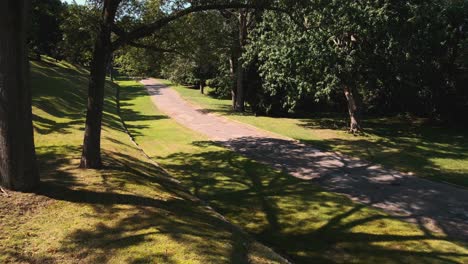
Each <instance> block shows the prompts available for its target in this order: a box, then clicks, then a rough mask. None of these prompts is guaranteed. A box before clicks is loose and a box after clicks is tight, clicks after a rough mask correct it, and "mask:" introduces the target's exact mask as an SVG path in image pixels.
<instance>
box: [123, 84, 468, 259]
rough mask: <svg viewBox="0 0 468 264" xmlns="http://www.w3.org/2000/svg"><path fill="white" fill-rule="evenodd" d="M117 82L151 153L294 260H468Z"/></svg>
mask: <svg viewBox="0 0 468 264" xmlns="http://www.w3.org/2000/svg"><path fill="white" fill-rule="evenodd" d="M119 84H120V86H121V87H122V89H121V99H122V100H121V102H122V107H123V109H122V115H123V118H124V119H125V122H126V124H127V126H128V128H129V130H130V132H131V134H132V135H134V137H135V139H136V141H137V142H138V143H139V144H140V146H141V147H142V148H143V149H144V150H145V152H146V153H147V154H148V155H149V156H150V157H151V158H152V159H153V160H154V161H156V162H158V163H160V164H161V165H162V166H163V167H164V168H165V169H167V170H168V171H169V172H170V173H171V174H172V175H174V176H176V177H177V179H179V180H180V181H181V182H182V184H183V185H184V186H185V187H187V188H189V189H190V190H191V192H192V193H193V194H195V195H196V196H198V197H200V198H201V199H203V200H205V201H207V202H208V203H209V204H210V205H211V206H212V207H214V208H215V209H216V210H217V211H219V212H220V213H222V214H223V215H224V216H226V217H227V219H229V220H230V221H232V222H234V223H236V224H238V225H240V226H242V227H243V228H244V229H245V230H247V231H249V232H250V233H251V234H253V235H255V237H256V238H258V239H259V240H260V241H261V242H264V243H265V244H267V245H270V246H272V247H273V248H274V249H275V250H276V251H277V252H280V253H282V254H284V255H286V256H288V257H289V258H290V259H291V260H293V262H297V263H418V264H419V263H467V262H468V249H467V244H466V243H462V242H460V241H454V240H450V239H447V238H446V237H445V236H444V235H443V234H434V233H431V232H429V231H428V230H427V229H426V228H425V227H424V226H419V225H415V224H410V223H407V222H403V221H401V220H397V219H394V218H392V217H389V216H388V215H386V214H385V213H383V212H381V211H378V210H375V209H373V208H370V207H367V206H363V205H360V204H356V203H353V202H352V201H351V200H349V199H348V198H346V197H344V196H341V195H338V194H334V193H330V192H326V191H323V190H322V189H321V188H320V187H318V186H317V185H314V184H311V183H310V182H307V181H302V180H299V179H297V178H294V177H291V176H289V175H287V174H285V173H282V172H280V171H276V170H274V169H271V168H270V167H268V166H266V165H263V164H260V163H257V162H255V161H252V160H250V159H247V158H245V157H242V156H240V155H238V154H236V153H234V152H232V151H230V150H228V149H225V148H223V147H220V146H217V145H215V144H213V143H212V142H210V141H209V140H207V138H205V137H204V136H202V135H200V134H198V133H195V132H193V131H190V130H188V129H187V128H185V127H182V126H181V125H179V124H178V123H176V122H175V121H173V120H171V119H169V118H168V117H167V116H165V115H164V114H162V113H161V112H160V111H158V109H157V108H156V107H155V106H154V105H153V104H152V103H151V101H150V98H149V96H148V95H147V93H146V91H145V90H144V87H142V85H140V84H139V83H137V82H135V81H131V80H122V81H119ZM178 89H179V90H182V88H178ZM190 92H192V91H191V90H190ZM195 92H197V91H195ZM185 96H188V94H186V95H185ZM200 98H204V97H200ZM195 100H198V99H195ZM207 100H208V99H207ZM236 118H237V117H236ZM239 120H241V117H239Z"/></svg>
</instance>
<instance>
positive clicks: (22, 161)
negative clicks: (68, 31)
mask: <svg viewBox="0 0 468 264" xmlns="http://www.w3.org/2000/svg"><path fill="white" fill-rule="evenodd" d="M29 7H30V1H28V0H3V1H0V34H1V36H0V184H1V185H2V186H5V187H6V188H9V189H12V190H17V191H32V190H34V189H35V188H36V187H37V186H38V184H39V172H38V169H37V163H36V153H35V150H34V134H33V125H32V111H31V89H30V76H29V62H28V51H27V47H26V41H27V32H28V31H27V29H28V23H27V21H28V18H29Z"/></svg>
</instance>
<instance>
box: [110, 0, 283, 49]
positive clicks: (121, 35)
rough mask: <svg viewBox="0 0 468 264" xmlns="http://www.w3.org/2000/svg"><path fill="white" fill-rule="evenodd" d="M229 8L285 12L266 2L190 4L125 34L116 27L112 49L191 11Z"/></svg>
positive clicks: (147, 34) (143, 35)
mask: <svg viewBox="0 0 468 264" xmlns="http://www.w3.org/2000/svg"><path fill="white" fill-rule="evenodd" d="M230 8H233V9H240V8H249V9H268V10H277V11H281V12H286V11H285V10H283V9H279V8H273V7H271V6H268V5H266V4H241V3H231V4H210V5H199V6H191V7H188V8H186V9H183V10H180V11H177V12H174V13H172V14H170V15H168V16H166V17H163V18H160V19H158V20H156V21H155V22H153V23H151V24H148V25H143V26H140V27H138V28H136V29H134V30H132V31H131V32H128V33H125V34H124V33H123V32H121V31H119V30H118V29H117V31H119V33H118V34H117V35H119V38H118V39H117V40H115V41H114V42H113V43H112V49H113V50H116V49H118V48H120V47H121V46H124V45H126V44H128V43H130V42H132V41H135V40H138V39H140V38H143V37H146V36H149V35H151V34H153V33H154V32H156V31H157V30H159V29H161V28H162V27H164V26H166V25H167V24H169V23H170V22H172V21H174V20H176V19H178V18H181V17H183V16H186V15H189V14H191V13H195V12H201V11H208V10H222V9H230Z"/></svg>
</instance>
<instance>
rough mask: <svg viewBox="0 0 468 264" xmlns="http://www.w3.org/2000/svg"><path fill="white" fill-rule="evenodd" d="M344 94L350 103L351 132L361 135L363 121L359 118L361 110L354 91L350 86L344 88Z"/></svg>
mask: <svg viewBox="0 0 468 264" xmlns="http://www.w3.org/2000/svg"><path fill="white" fill-rule="evenodd" d="M343 92H344V95H345V97H346V101H347V102H348V113H349V119H350V123H349V132H351V133H353V134H354V133H359V132H361V131H362V129H361V120H360V118H359V109H358V106H357V104H356V100H355V97H354V94H353V91H352V89H350V88H349V86H347V85H345V86H343Z"/></svg>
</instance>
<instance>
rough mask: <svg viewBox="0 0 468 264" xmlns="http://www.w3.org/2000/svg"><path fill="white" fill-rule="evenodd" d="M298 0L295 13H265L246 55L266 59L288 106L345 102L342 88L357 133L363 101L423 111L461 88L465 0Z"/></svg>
mask: <svg viewBox="0 0 468 264" xmlns="http://www.w3.org/2000/svg"><path fill="white" fill-rule="evenodd" d="M465 2H466V1H465ZM295 4H296V8H293V9H292V10H293V11H294V13H293V15H291V16H287V15H284V14H278V13H273V12H267V13H266V14H265V15H264V19H263V21H262V23H261V24H260V25H259V27H257V29H256V30H255V31H254V34H253V35H252V41H251V43H250V45H249V46H248V47H249V48H248V53H247V54H246V56H245V57H246V59H248V60H250V61H257V62H258V65H259V72H260V76H261V77H262V81H263V89H264V90H265V91H266V92H267V94H269V95H270V96H278V95H281V96H280V97H282V98H281V99H279V100H280V101H281V105H282V106H283V107H284V108H285V109H287V110H294V109H296V108H297V107H298V105H299V104H300V103H301V102H303V100H304V99H305V98H311V96H312V98H315V101H316V102H317V101H318V100H323V99H327V100H329V101H330V100H331V101H340V100H341V99H340V98H341V97H342V95H341V96H340V98H337V97H336V96H337V95H339V91H340V90H341V92H342V94H344V95H345V96H344V98H346V100H347V105H348V112H349V116H350V120H351V121H350V131H352V132H357V131H359V130H360V127H361V125H360V119H359V112H360V110H361V106H362V104H361V103H362V102H364V103H366V105H367V107H374V109H379V110H380V111H382V110H386V111H390V110H391V109H399V110H400V111H402V110H406V109H411V107H414V108H419V109H422V108H423V107H422V106H424V105H425V104H426V103H424V102H425V101H427V102H430V103H431V104H438V105H439V106H440V105H443V104H440V103H437V101H438V100H440V99H441V98H446V95H447V93H452V92H449V91H451V90H454V89H452V88H450V86H453V87H455V86H457V87H459V84H455V80H456V79H457V77H455V75H457V74H450V72H452V73H454V72H455V70H453V69H454V68H457V69H461V68H463V66H462V65H463V63H461V64H457V62H458V63H460V59H459V54H460V53H459V51H460V50H463V48H462V43H463V39H465V40H466V30H463V28H466V26H465V25H466V17H467V16H466V8H467V7H466V3H464V1H442V2H439V1H429V2H427V1H420V2H411V3H408V2H401V1H393V0H385V1H354V2H353V1H351V2H349V1H313V0H310V1H302V2H300V3H298V2H296V3H295ZM449 14H450V15H449ZM449 17H450V18H451V19H449ZM454 51H455V52H454ZM447 62H449V63H447ZM464 65H466V63H465V64H464ZM449 69H452V70H449ZM465 72H466V71H465ZM449 76H450V77H449ZM458 76H460V74H458ZM458 83H460V82H458ZM447 84H450V85H447ZM452 94H454V93H452ZM434 95H437V96H435V97H434ZM428 97H430V98H428ZM425 98H427V99H428V100H427V99H425ZM465 98H466V97H465ZM312 103H314V102H312ZM401 106H403V107H401ZM414 108H413V111H415V110H414ZM428 108H430V109H433V110H434V111H438V110H437V109H436V107H428ZM420 112H421V111H420ZM425 112H426V113H427V112H429V111H427V110H425ZM387 114H388V112H387Z"/></svg>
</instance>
